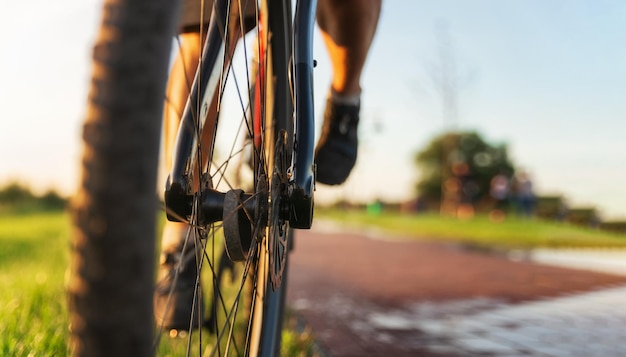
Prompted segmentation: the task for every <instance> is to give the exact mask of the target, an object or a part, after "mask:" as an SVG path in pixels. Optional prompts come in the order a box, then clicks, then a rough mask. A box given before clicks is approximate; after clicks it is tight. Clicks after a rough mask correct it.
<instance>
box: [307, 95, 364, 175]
mask: <svg viewBox="0 0 626 357" xmlns="http://www.w3.org/2000/svg"><path fill="white" fill-rule="evenodd" d="M359 109H360V106H359V105H346V104H337V103H333V101H332V99H331V98H329V99H328V101H327V102H326V110H325V112H324V125H323V126H322V134H321V136H320V139H319V141H318V143H317V148H316V149H315V163H316V164H317V176H316V180H317V182H320V183H323V184H326V185H339V184H342V183H344V182H345V181H346V179H347V178H348V176H349V175H350V172H351V171H352V169H353V168H354V164H355V163H356V156H357V151H358V137H357V127H358V125H359Z"/></svg>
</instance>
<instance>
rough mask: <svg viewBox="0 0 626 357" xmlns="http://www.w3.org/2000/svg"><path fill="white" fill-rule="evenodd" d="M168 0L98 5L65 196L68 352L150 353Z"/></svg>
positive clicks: (170, 26) (171, 8) (171, 22)
mask: <svg viewBox="0 0 626 357" xmlns="http://www.w3.org/2000/svg"><path fill="white" fill-rule="evenodd" d="M175 6H176V3H175V2H172V1H168V0H133V1H124V0H106V2H105V4H104V11H103V17H102V22H101V27H100V32H99V35H98V38H97V42H96V45H95V47H94V51H93V69H92V81H91V88H90V92H89V102H88V108H87V113H86V120H85V123H84V127H83V140H84V146H83V154H82V173H81V179H80V184H79V188H78V192H77V194H76V196H75V198H74V200H73V218H74V226H75V230H74V231H75V234H74V236H73V240H72V268H71V281H70V285H69V306H70V323H71V325H70V329H71V341H70V345H71V350H72V353H73V355H75V356H128V355H133V356H150V355H152V354H153V344H152V342H153V331H154V325H153V321H152V318H153V317H152V316H153V310H152V304H151V301H152V290H153V285H154V283H153V280H154V262H155V259H154V258H155V257H154V251H155V241H154V236H155V230H156V213H157V208H158V201H157V196H156V182H157V181H156V174H157V167H158V152H159V140H160V130H161V120H160V118H161V115H162V109H163V93H164V89H165V84H166V80H167V68H168V60H169V54H170V51H171V38H172V34H173V33H174V31H175V26H176V19H174V18H172V16H171V15H170V14H172V13H176V12H177V11H176V8H175ZM137 19H142V21H138V20H137Z"/></svg>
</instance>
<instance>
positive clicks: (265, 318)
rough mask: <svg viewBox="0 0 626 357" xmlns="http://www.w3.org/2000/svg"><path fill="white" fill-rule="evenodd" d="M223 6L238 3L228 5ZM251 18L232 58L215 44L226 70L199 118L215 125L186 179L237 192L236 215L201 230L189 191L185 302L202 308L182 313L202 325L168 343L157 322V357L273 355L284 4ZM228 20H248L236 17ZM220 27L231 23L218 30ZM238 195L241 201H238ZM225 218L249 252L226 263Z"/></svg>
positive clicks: (281, 182) (285, 157) (281, 237)
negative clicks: (192, 270)
mask: <svg viewBox="0 0 626 357" xmlns="http://www.w3.org/2000/svg"><path fill="white" fill-rule="evenodd" d="M242 3H245V1H242ZM232 6H238V3H237V2H236V1H233V5H232ZM231 8H232V7H231ZM242 12H245V10H244V11H242ZM254 13H255V15H256V16H255V17H256V26H255V28H254V29H253V30H252V31H251V33H250V34H248V35H247V36H245V37H244V38H243V39H242V40H239V42H240V44H239V47H238V50H237V51H238V53H237V55H236V56H235V57H234V58H235V59H233V54H232V53H231V52H230V51H228V43H229V40H228V39H227V38H226V39H224V42H225V43H226V44H227V45H226V46H225V47H226V48H227V50H225V51H224V58H223V60H222V61H218V62H222V63H224V64H225V65H223V66H222V68H223V70H221V73H220V75H219V85H218V89H217V94H216V95H217V98H218V99H217V114H216V115H217V116H218V119H217V120H207V122H208V123H215V126H214V127H212V128H207V127H205V128H204V129H203V130H211V131H212V133H213V135H212V137H213V140H212V141H211V143H210V146H211V147H210V148H209V149H208V150H200V148H198V149H197V150H195V153H196V155H201V153H202V152H208V157H200V156H198V158H197V159H194V162H195V163H196V164H195V167H193V168H192V170H194V172H193V173H191V174H190V176H195V177H197V178H200V179H199V180H198V181H201V185H200V190H201V189H202V187H211V188H213V189H216V190H219V191H221V192H226V191H230V192H236V194H234V196H233V195H230V196H229V197H230V201H229V202H230V205H231V206H232V207H234V208H235V209H239V210H238V211H237V212H233V213H230V214H227V213H226V210H225V211H224V223H222V222H220V223H214V224H210V225H205V224H203V223H202V217H201V210H200V209H199V206H200V204H201V202H200V201H201V200H202V194H201V193H197V194H196V195H195V197H196V200H195V201H194V207H195V208H194V209H192V214H191V215H190V216H189V217H185V218H186V219H187V220H188V223H189V227H190V228H189V234H188V235H187V238H186V240H187V243H185V244H194V245H195V246H196V247H198V249H197V250H196V252H197V253H196V267H197V270H198V271H200V273H199V279H197V280H196V283H195V292H194V296H197V297H200V300H202V303H201V304H200V305H195V306H190V311H189V314H190V315H194V314H196V315H198V316H199V319H201V320H202V321H203V322H204V323H203V324H204V327H205V328H204V329H203V330H202V331H201V332H200V331H198V330H195V329H193V328H190V329H189V330H188V331H185V332H182V333H181V331H180V330H177V331H170V332H171V335H176V336H178V337H180V336H183V337H185V338H178V339H174V340H172V339H169V338H164V337H162V336H163V335H164V332H167V331H164V329H163V328H159V327H158V326H157V330H158V331H157V341H158V342H159V347H158V352H160V353H163V354H177V353H180V354H183V352H184V355H202V356H275V355H277V354H278V353H279V348H280V335H281V327H282V312H283V301H284V293H285V290H286V288H285V285H286V284H285V283H284V282H282V284H281V276H282V275H283V273H284V267H285V266H286V264H287V245H286V244H287V233H288V232H289V227H288V223H287V222H286V221H285V220H283V219H280V218H279V213H280V209H281V208H280V200H281V198H282V196H283V195H284V194H285V192H284V190H285V189H286V180H287V178H288V174H289V173H288V170H289V166H290V160H291V152H292V147H293V144H292V139H291V138H292V137H293V119H292V111H293V104H292V95H291V90H290V84H289V73H290V70H289V64H290V62H289V59H290V56H291V48H290V46H291V39H290V34H291V27H290V26H291V24H290V18H291V10H290V3H289V1H286V0H278V1H277V0H267V1H261V4H260V6H259V8H258V9H256V10H255V11H254ZM228 18H229V21H241V22H249V19H245V18H244V16H243V15H242V16H235V17H233V16H229V17H228ZM239 26H240V27H244V25H243V24H241V25H239ZM235 27H236V26H235ZM225 28H227V29H228V28H232V26H231V24H226V25H225ZM253 53H254V54H255V55H253ZM253 57H255V58H256V61H257V62H258V64H257V65H256V66H250V65H248V64H247V63H248V60H249V59H251V58H253ZM253 67H256V69H255V68H253ZM200 70H201V71H202V70H205V69H200ZM202 107H203V105H202V103H197V104H196V105H195V110H196V111H197V114H195V117H196V118H199V117H200V114H199V113H201V110H200V108H202ZM218 123H219V126H218ZM195 127H199V125H195ZM197 137H200V135H199V134H198V135H197ZM248 155H249V156H250V157H249V156H248ZM240 189H243V190H244V191H245V192H247V193H248V194H249V195H247V196H243V195H241V193H240V191H238V190H240ZM233 197H234V198H233ZM251 199H256V200H258V201H259V202H261V204H257V207H256V208H255V209H254V210H243V208H242V207H244V206H246V201H247V200H251ZM232 215H240V216H241V217H238V218H237V219H238V220H244V221H245V220H247V221H248V223H249V224H250V227H249V229H250V232H249V234H250V235H251V239H250V241H249V242H248V244H249V248H245V249H243V253H241V256H240V257H239V259H241V260H242V261H238V262H234V263H233V262H231V261H230V257H233V256H235V255H236V254H235V253H233V252H232V251H231V250H228V249H226V248H225V246H228V244H227V242H228V241H229V240H228V239H227V238H225V234H224V229H225V225H226V226H227V227H226V229H228V223H225V222H226V221H231V218H232ZM243 225H244V226H245V225H246V223H245V222H244V224H243ZM237 229H239V228H237ZM244 234H245V233H244ZM225 241H226V242H225ZM245 245H246V244H244V246H245ZM203 310H204V311H203ZM200 315H201V316H200ZM192 320H193V317H192ZM190 327H191V326H190Z"/></svg>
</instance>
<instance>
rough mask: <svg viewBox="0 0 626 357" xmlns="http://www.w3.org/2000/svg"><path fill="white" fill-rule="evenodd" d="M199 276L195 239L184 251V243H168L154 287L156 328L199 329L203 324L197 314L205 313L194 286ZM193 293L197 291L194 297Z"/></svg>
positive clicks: (162, 255)
mask: <svg viewBox="0 0 626 357" xmlns="http://www.w3.org/2000/svg"><path fill="white" fill-rule="evenodd" d="M197 276H198V268H197V266H196V253H195V245H194V242H193V240H190V241H189V242H188V243H187V246H186V247H185V249H184V251H183V249H182V246H179V247H169V249H167V251H164V252H163V253H162V254H161V262H160V265H159V274H158V280H157V283H156V289H155V291H154V316H155V320H156V321H155V322H156V326H157V329H158V328H163V329H165V330H182V331H187V330H188V329H189V328H190V327H192V328H194V329H197V328H199V327H200V326H201V324H202V322H201V321H200V320H201V319H199V318H198V317H199V316H202V314H203V311H202V307H203V306H202V304H199V302H200V301H201V299H200V296H198V293H197V292H196V289H195V286H196V280H197ZM194 295H196V296H195V299H194ZM193 305H195V306H193ZM192 306H193V308H192ZM198 309H200V311H198ZM192 311H193V312H192ZM192 317H193V318H192ZM192 320H193V322H192ZM199 321H200V322H199ZM192 323H193V325H192Z"/></svg>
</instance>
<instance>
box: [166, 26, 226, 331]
mask: <svg viewBox="0 0 626 357" xmlns="http://www.w3.org/2000/svg"><path fill="white" fill-rule="evenodd" d="M179 40H180V44H181V45H180V46H179V49H178V55H177V57H176V60H175V62H174V64H173V66H172V69H171V71H170V77H169V81H168V85H167V93H166V103H165V108H164V116H163V144H164V146H163V147H164V154H165V160H164V161H165V167H166V169H167V172H169V170H170V169H171V167H172V161H173V159H172V153H173V152H174V145H175V143H176V136H177V133H178V128H179V125H180V118H181V115H182V112H183V109H184V107H185V104H186V102H187V97H188V96H189V90H190V88H191V83H192V82H193V79H194V76H195V73H196V70H197V66H198V58H199V56H200V52H201V50H202V43H203V39H202V38H201V35H200V33H199V32H186V33H182V34H180V35H179ZM213 107H214V106H213ZM211 112H214V108H213V110H212V111H211ZM214 118H215V115H209V116H208V117H207V120H214ZM213 127H214V125H212V123H207V126H206V128H207V129H209V128H213ZM202 134H203V135H202V143H203V145H201V147H202V149H203V150H202V151H204V152H203V155H202V157H205V158H206V157H208V155H207V151H208V147H209V146H210V141H211V139H212V132H211V130H204V131H203V132H202ZM196 184H197V183H196ZM190 233H191V234H190ZM192 233H193V230H190V229H189V225H188V224H186V223H180V222H171V221H167V222H166V223H165V226H164V229H163V235H162V238H161V255H160V257H161V258H160V268H159V276H158V282H157V288H156V292H155V317H156V321H157V324H158V326H163V327H165V328H177V329H186V328H187V327H188V326H189V322H190V321H189V320H190V318H191V314H190V311H191V309H190V307H191V306H192V303H193V301H194V288H195V281H196V276H197V268H196V259H195V254H196V250H195V239H194V237H193V234H192ZM176 269H178V271H179V274H178V277H177V278H174V277H175V276H176V273H175V272H176ZM198 308H200V307H198ZM194 316H198V315H196V314H194ZM199 323H202V322H201V321H200V322H199ZM194 325H195V326H197V325H198V322H197V321H195V322H194Z"/></svg>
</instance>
